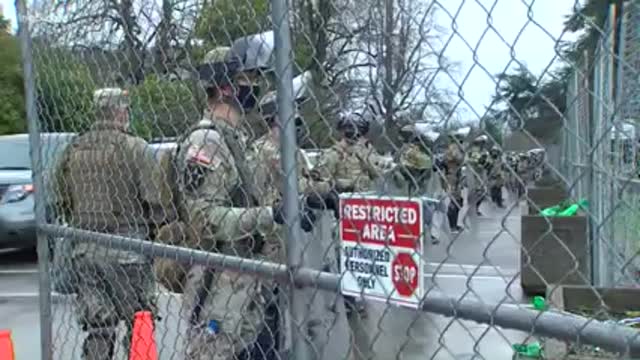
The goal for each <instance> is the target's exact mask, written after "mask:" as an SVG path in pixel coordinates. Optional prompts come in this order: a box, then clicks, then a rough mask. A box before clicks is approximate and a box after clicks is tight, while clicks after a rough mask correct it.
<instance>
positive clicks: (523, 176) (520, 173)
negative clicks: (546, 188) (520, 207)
mask: <svg viewBox="0 0 640 360" xmlns="http://www.w3.org/2000/svg"><path fill="white" fill-rule="evenodd" d="M515 173H516V178H515V179H514V182H515V190H516V193H517V195H518V198H521V197H522V196H523V195H524V192H525V188H526V186H527V183H528V182H529V155H528V154H527V153H519V154H517V155H516V168H515Z"/></svg>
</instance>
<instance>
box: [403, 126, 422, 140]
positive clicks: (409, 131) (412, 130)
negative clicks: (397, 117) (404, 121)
mask: <svg viewBox="0 0 640 360" xmlns="http://www.w3.org/2000/svg"><path fill="white" fill-rule="evenodd" d="M417 136H418V130H417V129H416V126H415V125H414V124H408V125H404V126H402V127H401V128H400V137H402V139H403V140H404V141H407V142H408V141H413V140H414V139H415V138H416V137H417Z"/></svg>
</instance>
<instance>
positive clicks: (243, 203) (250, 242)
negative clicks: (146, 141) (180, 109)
mask: <svg viewBox="0 0 640 360" xmlns="http://www.w3.org/2000/svg"><path fill="white" fill-rule="evenodd" d="M198 130H213V131H217V132H219V133H220V134H221V135H222V138H223V139H224V141H225V144H226V145H227V147H228V148H229V149H230V151H231V154H232V156H233V159H234V162H235V165H236V168H237V171H238V175H239V177H240V181H239V182H238V183H237V184H236V185H235V186H234V188H233V189H232V190H231V191H230V193H229V196H228V202H226V203H223V204H220V205H221V206H228V207H238V208H243V207H253V206H257V200H256V199H257V197H256V193H255V190H254V189H255V187H253V183H252V182H251V178H250V177H249V175H248V174H249V171H248V169H247V168H246V163H245V158H244V157H243V155H242V153H241V150H240V149H239V148H238V146H237V144H236V143H235V142H233V141H228V137H229V136H233V134H230V133H229V132H228V131H227V130H226V129H223V128H221V127H218V126H216V125H215V124H214V123H212V122H207V123H199V124H196V125H195V126H192V127H191V128H189V130H188V131H186V132H185V134H184V135H183V136H181V137H180V138H179V139H178V143H177V146H176V149H175V151H174V152H173V155H172V161H171V162H172V166H171V167H170V168H171V172H170V174H169V175H168V177H169V179H170V180H169V181H170V184H171V188H172V189H173V190H172V192H173V194H174V197H173V199H174V200H175V202H176V204H175V206H176V208H177V209H178V214H179V217H180V221H183V222H185V223H191V219H190V217H189V211H188V208H187V207H188V204H186V203H185V201H184V196H183V194H184V193H185V192H186V191H187V190H186V186H184V181H183V179H184V176H185V174H181V173H179V172H180V170H183V169H182V167H181V164H179V161H181V160H182V159H180V158H178V155H180V154H181V150H182V149H181V146H182V144H183V143H184V142H185V140H186V139H188V138H189V137H190V136H191V134H192V133H193V132H195V131H198ZM201 235H204V234H201ZM263 245H264V241H263V239H262V237H261V236H260V235H259V234H257V233H256V234H253V235H252V236H250V237H248V238H247V239H246V241H245V242H244V243H243V242H242V241H235V242H234V246H235V248H233V249H226V248H225V247H223V246H222V245H221V246H220V247H218V249H217V250H218V251H219V252H220V253H229V254H230V255H235V256H249V255H250V254H251V253H256V252H259V251H260V250H261V249H262V247H263Z"/></svg>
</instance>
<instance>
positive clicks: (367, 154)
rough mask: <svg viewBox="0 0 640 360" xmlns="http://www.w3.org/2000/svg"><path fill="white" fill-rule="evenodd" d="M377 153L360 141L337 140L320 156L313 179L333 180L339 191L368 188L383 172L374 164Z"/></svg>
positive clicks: (371, 186)
mask: <svg viewBox="0 0 640 360" xmlns="http://www.w3.org/2000/svg"><path fill="white" fill-rule="evenodd" d="M376 156H377V155H376V154H375V152H374V150H373V149H370V148H367V146H365V145H364V144H362V143H360V142H356V143H342V142H341V143H337V144H335V145H334V146H332V147H331V148H329V149H328V150H327V151H325V152H324V153H323V154H322V155H321V156H320V159H318V165H316V167H315V168H314V169H313V171H312V174H313V177H314V179H315V180H318V181H323V182H326V183H331V184H334V185H335V187H336V189H338V191H340V192H342V191H347V192H351V191H353V192H365V191H371V190H372V189H373V183H374V181H375V180H376V179H377V178H378V177H380V176H381V175H382V172H381V170H380V169H379V168H378V167H377V166H376V165H375V164H376V161H377V160H376Z"/></svg>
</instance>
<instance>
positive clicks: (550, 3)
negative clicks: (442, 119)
mask: <svg viewBox="0 0 640 360" xmlns="http://www.w3.org/2000/svg"><path fill="white" fill-rule="evenodd" d="M575 1H576V0H440V1H439V2H438V3H437V5H438V6H436V7H437V8H438V12H437V16H438V17H437V19H438V24H439V25H440V26H441V27H442V28H443V29H444V30H445V31H447V32H448V33H449V34H448V35H449V36H451V37H452V38H451V42H450V43H449V45H448V46H447V48H446V50H445V55H446V56H447V57H448V58H449V59H450V60H452V61H455V62H456V63H458V64H459V66H458V68H457V70H456V72H455V73H452V74H444V73H442V74H439V76H438V83H439V84H441V86H446V87H447V88H449V89H451V90H452V91H455V92H456V96H455V97H454V101H458V100H460V101H461V104H460V106H459V110H460V117H461V118H462V120H464V121H465V122H466V121H474V120H476V119H477V117H478V116H479V115H482V114H483V113H484V112H485V107H486V106H487V105H489V102H490V99H491V96H492V95H493V94H494V92H495V87H496V84H495V81H494V80H493V79H492V78H491V76H493V75H495V74H497V73H500V72H502V71H503V70H504V69H505V68H506V67H511V68H513V67H514V66H515V65H516V63H514V62H513V61H515V60H517V61H519V62H521V63H524V64H526V66H527V67H528V68H529V70H530V71H531V72H533V73H534V74H535V75H539V74H541V73H542V72H543V71H544V70H545V69H547V68H548V67H550V66H551V68H554V67H555V66H557V64H559V59H558V58H556V51H555V49H554V46H555V44H556V42H557V41H558V39H560V38H561V39H563V40H571V39H574V38H575V36H573V35H572V34H564V35H563V34H562V28H563V26H562V24H563V20H564V16H565V15H566V14H569V13H570V12H571V9H572V7H573V6H574V3H575ZM0 4H1V5H2V7H3V9H4V13H5V16H6V17H8V18H9V19H10V20H11V22H12V26H13V27H14V29H15V27H16V21H15V7H14V0H0ZM488 12H490V13H491V15H489V14H488ZM454 29H455V30H454ZM449 36H445V39H448V38H449ZM510 62H511V64H510ZM476 113H477V114H478V115H476Z"/></svg>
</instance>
